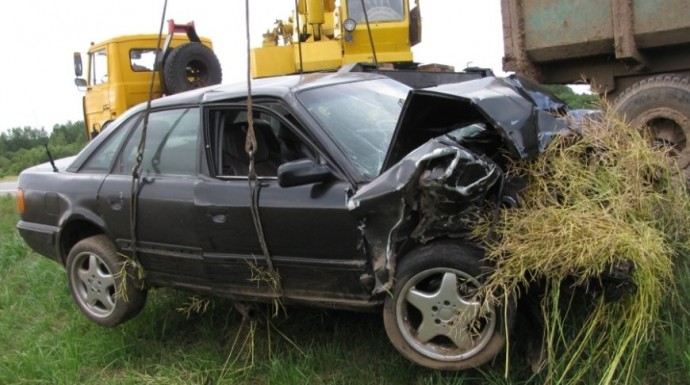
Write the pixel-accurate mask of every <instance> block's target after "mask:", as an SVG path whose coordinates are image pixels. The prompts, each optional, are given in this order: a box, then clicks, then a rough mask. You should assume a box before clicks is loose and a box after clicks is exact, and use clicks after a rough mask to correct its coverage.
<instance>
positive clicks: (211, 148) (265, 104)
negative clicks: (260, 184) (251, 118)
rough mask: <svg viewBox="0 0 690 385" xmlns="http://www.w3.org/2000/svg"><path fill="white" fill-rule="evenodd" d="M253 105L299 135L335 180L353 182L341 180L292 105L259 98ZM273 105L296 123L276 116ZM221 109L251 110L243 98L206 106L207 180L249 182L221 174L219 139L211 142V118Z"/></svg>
mask: <svg viewBox="0 0 690 385" xmlns="http://www.w3.org/2000/svg"><path fill="white" fill-rule="evenodd" d="M252 102H253V110H254V111H258V112H261V113H265V114H269V115H271V116H272V117H273V118H275V119H277V120H278V121H279V122H280V123H281V124H282V125H285V126H286V127H287V128H288V129H290V130H291V132H292V133H293V134H295V135H297V136H298V138H299V139H300V140H301V141H302V143H303V144H304V145H306V146H307V147H308V148H309V150H310V151H311V152H312V153H314V155H315V156H314V158H315V159H313V160H314V161H315V162H317V163H318V164H322V165H326V166H328V167H329V168H331V170H332V171H333V173H334V175H335V176H336V178H338V179H343V180H348V181H349V180H350V178H347V177H343V176H342V170H341V168H340V167H338V166H336V165H337V163H336V162H334V161H333V159H332V158H331V156H330V155H329V154H328V153H327V152H325V151H324V150H323V149H322V148H320V146H319V145H318V141H317V140H314V139H313V133H312V132H311V130H310V128H309V126H308V125H306V124H304V123H303V122H302V120H301V118H300V115H299V114H297V113H296V112H295V111H294V109H293V108H290V106H289V104H287V103H285V101H283V100H281V99H276V98H256V99H254V100H253V101H252ZM270 105H276V106H280V108H283V109H284V110H285V111H286V112H287V113H288V114H289V115H290V116H291V117H292V118H293V119H294V121H291V120H290V119H288V118H286V116H285V115H283V114H281V113H279V112H277V111H276V110H275V109H274V108H271V107H270ZM218 109H228V110H229V109H232V110H240V111H247V109H248V108H247V103H246V100H245V99H244V98H242V99H234V100H232V101H225V102H214V103H208V104H205V105H203V112H202V116H203V120H204V133H203V140H204V151H205V154H204V155H203V158H204V159H205V162H206V170H207V172H208V174H207V176H209V177H211V178H214V179H218V180H245V181H246V180H247V179H248V178H249V176H248V175H223V174H221V173H220V172H219V170H217V168H218V163H219V162H218V160H217V159H215V158H217V157H218V156H219V151H220V150H219V149H218V146H220V145H221V144H220V143H217V141H218V139H217V137H216V138H211V135H212V134H214V132H213V128H212V127H211V125H212V122H211V117H210V114H211V112H212V111H216V110H218ZM215 135H216V136H217V132H215ZM284 163H288V162H284ZM284 163H281V164H284ZM258 178H259V179H262V180H277V176H258Z"/></svg>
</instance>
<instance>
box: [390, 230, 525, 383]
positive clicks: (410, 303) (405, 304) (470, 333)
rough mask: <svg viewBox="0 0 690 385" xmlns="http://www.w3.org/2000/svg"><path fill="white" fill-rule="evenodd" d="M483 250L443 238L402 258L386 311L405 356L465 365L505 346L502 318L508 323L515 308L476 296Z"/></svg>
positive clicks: (428, 363) (442, 365)
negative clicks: (486, 301) (439, 242)
mask: <svg viewBox="0 0 690 385" xmlns="http://www.w3.org/2000/svg"><path fill="white" fill-rule="evenodd" d="M482 255H483V253H482V251H481V250H480V249H478V248H476V247H472V246H469V245H464V244H457V243H442V244H437V245H430V246H425V247H422V248H419V249H416V250H414V251H412V252H410V253H409V254H408V255H406V256H405V257H404V259H403V260H402V261H401V263H400V264H399V266H398V271H397V274H396V282H395V284H394V287H393V292H392V295H388V296H386V299H385V302H384V310H383V319H384V326H385V329H386V333H387V334H388V338H389V339H390V341H391V343H392V344H393V346H395V348H396V349H397V350H398V351H399V352H400V353H401V354H402V355H403V356H405V357H406V358H407V359H409V360H410V361H412V362H414V363H416V364H418V365H421V366H425V367H428V368H431V369H436V370H463V369H468V368H472V367H476V366H480V365H483V364H485V363H487V362H489V361H490V360H491V359H493V358H494V357H495V356H496V355H497V354H498V353H499V352H500V351H501V350H502V349H503V347H504V346H505V332H506V323H505V320H504V318H505V317H507V318H508V320H509V323H508V325H510V324H511V323H512V318H513V313H514V311H513V310H514V309H512V308H513V306H511V307H510V308H509V309H508V311H504V310H503V309H502V308H501V307H498V306H493V305H488V304H481V303H480V302H479V301H477V300H475V299H474V298H472V296H473V293H476V292H477V290H478V289H479V288H480V286H481V282H480V279H481V273H482V269H483V266H482V262H481V258H482ZM460 284H462V285H461V286H459V285H460ZM479 314H482V315H481V316H478V315H479Z"/></svg>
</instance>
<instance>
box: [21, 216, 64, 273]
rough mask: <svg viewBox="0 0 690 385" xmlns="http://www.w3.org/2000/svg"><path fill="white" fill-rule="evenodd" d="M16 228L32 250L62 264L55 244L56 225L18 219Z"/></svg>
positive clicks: (56, 235) (56, 237) (57, 229)
mask: <svg viewBox="0 0 690 385" xmlns="http://www.w3.org/2000/svg"><path fill="white" fill-rule="evenodd" d="M17 230H18V231H19V235H21V237H22V238H23V239H24V242H26V244H27V245H29V247H30V248H31V249H32V250H34V251H35V252H37V253H39V254H41V255H43V256H46V257H48V258H50V259H53V260H55V261H57V262H59V263H61V264H62V258H61V257H60V252H59V247H58V245H57V239H58V231H59V228H58V227H55V226H49V225H43V224H40V223H31V222H25V221H19V223H17Z"/></svg>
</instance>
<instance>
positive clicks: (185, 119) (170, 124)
mask: <svg viewBox="0 0 690 385" xmlns="http://www.w3.org/2000/svg"><path fill="white" fill-rule="evenodd" d="M143 126H144V122H143V119H142V121H140V122H139V124H138V125H137V127H136V129H135V130H134V133H133V134H132V135H131V136H130V138H129V140H128V142H127V145H126V146H125V148H124V149H123V151H122V155H121V157H120V162H119V164H118V167H117V168H116V170H115V172H116V173H119V174H131V173H132V170H133V169H134V166H135V165H136V158H137V154H138V147H139V142H140V141H141V134H142V131H143ZM199 131H200V130H199V109H198V108H185V109H174V110H165V111H156V112H152V113H151V114H150V115H149V119H148V126H147V128H146V144H145V148H144V153H143V158H142V163H141V172H142V174H143V175H147V174H149V175H150V174H154V175H158V174H169V175H196V174H197V170H198V167H197V166H198V143H199Z"/></svg>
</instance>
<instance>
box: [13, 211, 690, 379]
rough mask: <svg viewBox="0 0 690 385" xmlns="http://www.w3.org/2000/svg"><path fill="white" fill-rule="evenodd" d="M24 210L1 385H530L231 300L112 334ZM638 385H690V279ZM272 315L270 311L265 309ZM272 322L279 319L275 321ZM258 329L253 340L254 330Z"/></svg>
mask: <svg viewBox="0 0 690 385" xmlns="http://www.w3.org/2000/svg"><path fill="white" fill-rule="evenodd" d="M17 220H18V216H17V214H16V209H15V202H14V199H13V198H11V197H0V351H1V352H2V354H0V384H8V385H9V384H161V385H163V384H165V385H167V384H214V385H217V384H305V383H309V384H420V385H422V384H424V385H426V384H457V385H460V384H463V385H468V384H470V385H471V384H515V385H517V384H528V383H535V384H538V383H540V381H539V379H537V380H534V381H532V382H530V381H528V378H529V373H528V372H527V371H526V370H525V369H524V368H523V367H521V366H520V364H519V360H516V359H513V360H512V365H513V367H512V368H511V372H510V375H511V378H509V379H504V378H503V363H502V362H503V359H502V358H499V359H498V360H497V362H496V363H495V364H494V365H493V366H491V365H489V366H484V367H482V368H481V369H480V370H470V371H466V372H461V373H441V372H435V371H431V370H426V369H422V368H420V367H417V366H415V365H412V364H410V363H409V362H408V361H406V360H405V359H403V358H402V357H401V356H400V355H399V354H398V353H397V352H396V351H395V350H394V349H393V347H392V346H391V345H390V344H389V343H388V340H387V338H386V335H385V332H384V330H383V324H382V320H381V317H380V315H379V314H360V313H351V312H338V311H322V310H314V309H306V308H295V307H290V308H288V310H287V315H281V316H279V317H278V318H274V319H270V318H265V317H264V318H263V321H261V322H258V323H256V324H255V325H254V326H253V327H252V326H251V325H249V324H243V323H242V317H241V316H240V315H239V314H238V312H237V311H235V309H234V307H233V305H232V303H231V302H229V301H225V300H218V299H216V300H214V301H213V302H212V303H211V306H210V307H209V308H208V309H207V311H206V312H204V313H202V314H196V313H191V314H189V316H187V314H185V313H183V312H181V311H178V310H177V309H178V308H181V307H184V306H185V303H188V302H189V295H188V294H187V293H184V292H177V291H173V290H154V291H152V292H150V294H149V300H148V302H147V305H146V307H145V308H144V310H143V311H142V313H141V314H140V315H139V316H138V317H136V318H134V319H133V320H131V321H129V322H127V323H125V324H123V325H121V326H119V327H115V328H112V329H108V328H103V327H100V326H97V325H95V324H93V323H91V322H90V321H88V320H87V319H86V318H85V317H84V316H82V315H81V314H80V312H79V310H78V308H77V306H76V305H75V304H74V303H73V301H72V299H71V297H70V295H69V291H68V288H67V283H66V279H65V273H64V269H63V268H62V267H61V266H60V265H58V264H57V263H55V262H52V261H50V260H48V259H47V258H45V257H42V256H39V255H37V254H35V253H33V252H31V251H29V250H28V248H27V247H26V245H25V244H24V242H23V241H22V239H21V238H20V237H19V235H18V234H17V232H16V230H15V224H16V222H17ZM678 270H679V271H678V274H679V275H680V276H682V277H683V278H682V281H681V282H680V283H679V290H678V292H679V297H678V298H677V299H676V301H674V302H673V303H675V304H676V305H674V306H671V302H670V301H669V305H668V306H666V307H664V311H663V314H662V316H663V317H664V322H665V323H664V325H665V327H664V328H663V331H662V333H660V334H659V335H658V336H657V338H656V339H655V342H654V343H653V344H652V345H651V346H650V348H649V350H648V353H647V359H646V361H645V365H644V366H643V367H639V368H638V372H637V373H636V382H638V383H648V384H657V383H664V384H682V383H686V379H687V373H690V332H689V331H688V327H689V326H690V316H689V314H688V311H687V309H686V308H683V307H681V306H680V305H681V304H682V305H684V306H686V305H685V304H687V303H689V300H690V284H689V282H690V278H689V277H690V271H688V268H687V267H685V268H683V269H680V267H679V268H678ZM259 309H260V310H261V311H262V312H263V313H264V314H270V309H268V308H261V307H260V308H259ZM267 321H268V322H267ZM252 329H253V333H252V332H251V331H252Z"/></svg>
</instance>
